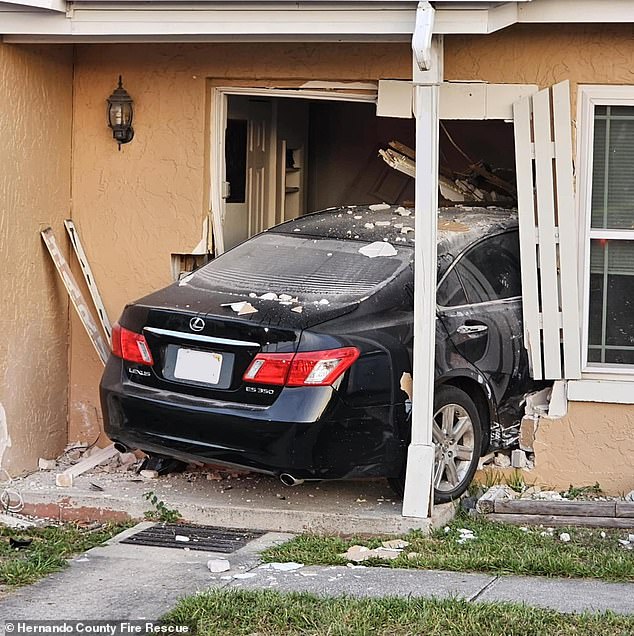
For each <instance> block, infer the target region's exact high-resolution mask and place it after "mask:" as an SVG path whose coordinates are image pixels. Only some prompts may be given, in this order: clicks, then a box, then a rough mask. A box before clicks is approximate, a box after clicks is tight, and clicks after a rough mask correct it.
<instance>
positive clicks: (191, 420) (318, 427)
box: [100, 359, 404, 479]
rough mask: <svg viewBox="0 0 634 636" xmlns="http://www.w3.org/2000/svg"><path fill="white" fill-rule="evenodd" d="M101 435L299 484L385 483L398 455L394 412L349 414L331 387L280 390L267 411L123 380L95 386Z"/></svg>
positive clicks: (107, 378)
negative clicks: (378, 479)
mask: <svg viewBox="0 0 634 636" xmlns="http://www.w3.org/2000/svg"><path fill="white" fill-rule="evenodd" d="M100 391H101V404H102V409H103V414H104V422H105V430H106V433H107V435H108V436H109V437H110V438H111V439H112V440H113V441H114V442H119V443H121V444H123V445H125V446H128V447H130V448H139V449H141V450H144V451H146V452H149V453H155V454H163V455H168V456H172V457H178V458H181V459H194V460H199V461H204V462H207V463H218V464H226V465H229V466H236V467H242V468H247V469H250V470H255V471H259V472H264V473H269V474H274V475H279V474H282V473H290V474H292V475H293V477H296V478H298V479H338V478H345V477H361V476H368V477H369V476H373V477H379V476H381V477H392V476H396V475H398V474H399V471H400V470H401V466H402V462H403V457H404V449H403V446H402V442H401V441H400V438H399V435H398V434H397V432H396V431H397V428H396V427H395V425H394V419H395V418H394V415H395V410H397V411H398V409H395V408H394V407H393V406H391V405H388V406H373V407H367V408H351V407H349V406H347V405H345V404H344V403H343V402H342V401H341V400H340V399H339V397H338V396H337V393H336V391H335V390H334V389H332V387H293V388H288V387H287V388H285V389H283V390H282V392H281V393H280V395H279V397H278V398H277V399H276V401H275V403H274V404H273V405H271V406H269V407H253V406H245V405H236V404H231V403H225V402H217V401H212V400H208V399H203V398H192V397H191V396H183V395H180V394H175V393H172V392H167V391H164V390H160V389H154V388H149V387H146V386H142V385H138V384H135V383H133V382H129V381H126V380H123V379H122V374H121V364H120V362H119V361H118V360H117V359H111V360H110V362H109V363H108V366H107V369H106V372H105V374H104V377H103V379H102V382H101V387H100Z"/></svg>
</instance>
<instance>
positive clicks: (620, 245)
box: [579, 86, 634, 373]
mask: <svg viewBox="0 0 634 636" xmlns="http://www.w3.org/2000/svg"><path fill="white" fill-rule="evenodd" d="M581 97H582V111H583V112H582V117H581V123H582V126H581V128H580V130H579V141H580V144H581V146H582V156H581V170H580V174H579V178H580V183H579V192H580V194H581V195H582V196H580V210H581V213H582V215H583V216H582V218H581V221H582V223H584V222H585V246H584V248H585V249H584V252H585V269H584V272H585V280H584V285H585V307H584V312H585V316H584V318H585V334H584V342H585V347H584V348H585V361H586V364H585V370H586V371H587V372H593V371H599V372H601V371H614V372H616V373H622V372H626V373H627V372H632V371H634V86H633V87H582V89H581Z"/></svg>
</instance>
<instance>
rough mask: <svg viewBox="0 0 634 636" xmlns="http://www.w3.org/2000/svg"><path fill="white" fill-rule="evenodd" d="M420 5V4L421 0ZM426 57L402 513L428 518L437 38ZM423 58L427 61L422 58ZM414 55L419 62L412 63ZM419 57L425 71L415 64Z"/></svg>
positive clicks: (419, 93) (418, 90)
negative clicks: (408, 439) (410, 391)
mask: <svg viewBox="0 0 634 636" xmlns="http://www.w3.org/2000/svg"><path fill="white" fill-rule="evenodd" d="M421 4H422V3H421ZM428 52H430V53H431V55H430V56H420V55H419V56H417V55H416V50H415V51H414V53H415V60H414V85H415V88H414V113H415V116H416V219H415V229H416V248H415V249H416V254H415V275H414V354H413V357H414V369H413V376H414V377H413V395H412V439H411V443H410V446H409V449H408V453H407V471H406V477H405V496H404V499H403V516H405V517H427V516H429V514H430V511H431V506H432V504H433V502H432V497H431V495H432V480H433V468H434V444H433V441H432V420H433V415H434V369H435V345H436V264H437V256H436V233H437V219H438V95H439V87H440V83H441V82H442V76H443V71H442V39H441V38H439V37H437V36H435V37H434V40H433V42H432V43H431V48H430V49H429V51H428ZM425 58H427V59H425ZM417 59H418V63H417ZM421 60H424V64H425V65H426V66H427V69H426V70H423V71H421V70H420V66H419V63H420V61H421Z"/></svg>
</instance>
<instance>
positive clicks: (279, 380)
mask: <svg viewBox="0 0 634 636" xmlns="http://www.w3.org/2000/svg"><path fill="white" fill-rule="evenodd" d="M292 359H293V354H292V353H258V355H257V356H255V358H253V362H252V363H251V364H250V365H249V368H248V369H247V370H246V373H245V374H244V376H243V378H242V379H243V380H244V381H245V382H255V383H257V384H276V385H279V386H284V384H285V382H286V377H287V376H288V370H289V369H290V367H291V361H292Z"/></svg>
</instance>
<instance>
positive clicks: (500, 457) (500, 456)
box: [493, 453, 511, 468]
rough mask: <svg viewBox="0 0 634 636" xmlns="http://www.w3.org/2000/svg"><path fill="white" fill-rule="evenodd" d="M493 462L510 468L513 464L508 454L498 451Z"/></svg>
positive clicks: (498, 465) (499, 466)
mask: <svg viewBox="0 0 634 636" xmlns="http://www.w3.org/2000/svg"><path fill="white" fill-rule="evenodd" d="M493 463H494V464H495V465H496V466H497V467H498V468H508V467H509V466H510V465H511V459H510V457H509V456H508V455H505V454H504V453H496V454H495V459H494V460H493Z"/></svg>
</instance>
